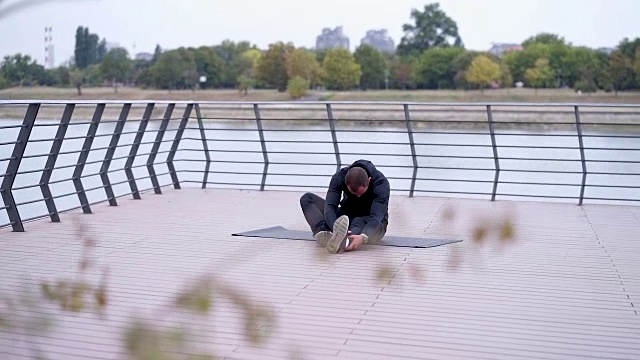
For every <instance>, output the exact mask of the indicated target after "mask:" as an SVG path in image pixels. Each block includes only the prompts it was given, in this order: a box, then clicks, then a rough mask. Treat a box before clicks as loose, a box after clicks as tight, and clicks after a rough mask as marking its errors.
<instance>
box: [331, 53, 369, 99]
mask: <svg viewBox="0 0 640 360" xmlns="http://www.w3.org/2000/svg"><path fill="white" fill-rule="evenodd" d="M322 69H323V71H324V74H325V81H324V83H325V85H326V87H327V88H328V89H330V90H348V89H352V88H354V87H356V86H358V84H359V83H360V77H361V76H362V69H361V68H360V64H358V63H357V62H356V59H355V58H354V57H353V54H351V53H350V52H349V50H347V49H343V48H335V49H331V50H329V51H327V56H326V57H325V58H324V61H323V62H322Z"/></svg>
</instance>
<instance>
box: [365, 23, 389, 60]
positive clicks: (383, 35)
mask: <svg viewBox="0 0 640 360" xmlns="http://www.w3.org/2000/svg"><path fill="white" fill-rule="evenodd" d="M360 44H361V45H369V46H371V47H373V48H375V49H377V50H379V51H382V52H386V53H390V54H393V53H394V52H395V51H396V44H395V41H393V39H392V38H391V36H389V33H388V31H387V29H380V30H369V31H367V35H366V36H365V37H364V38H362V40H361V41H360Z"/></svg>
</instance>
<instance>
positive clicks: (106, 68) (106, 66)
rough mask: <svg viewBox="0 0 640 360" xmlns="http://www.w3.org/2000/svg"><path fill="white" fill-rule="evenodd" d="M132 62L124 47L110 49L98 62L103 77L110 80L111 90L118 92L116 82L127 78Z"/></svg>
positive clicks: (125, 80) (121, 81)
mask: <svg viewBox="0 0 640 360" xmlns="http://www.w3.org/2000/svg"><path fill="white" fill-rule="evenodd" d="M132 69H133V62H132V61H131V59H129V52H128V51H127V49H125V48H114V49H111V50H110V51H109V52H108V53H107V54H106V55H105V57H104V59H103V60H102V62H101V63H100V71H101V73H102V76H104V78H105V79H108V80H111V82H112V84H113V91H114V92H116V93H117V92H118V83H124V82H127V81H128V80H129V76H130V74H131V70H132Z"/></svg>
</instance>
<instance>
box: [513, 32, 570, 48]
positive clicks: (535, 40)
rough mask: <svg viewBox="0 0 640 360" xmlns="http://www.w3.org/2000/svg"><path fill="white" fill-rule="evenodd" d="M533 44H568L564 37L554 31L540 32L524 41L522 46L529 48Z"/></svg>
mask: <svg viewBox="0 0 640 360" xmlns="http://www.w3.org/2000/svg"><path fill="white" fill-rule="evenodd" d="M533 44H544V45H562V46H565V45H568V44H567V43H566V41H565V40H564V38H563V37H561V36H559V35H557V34H552V33H539V34H536V35H534V36H532V37H530V38H528V39H526V40H525V41H523V42H522V47H524V48H527V47H529V46H531V45H533Z"/></svg>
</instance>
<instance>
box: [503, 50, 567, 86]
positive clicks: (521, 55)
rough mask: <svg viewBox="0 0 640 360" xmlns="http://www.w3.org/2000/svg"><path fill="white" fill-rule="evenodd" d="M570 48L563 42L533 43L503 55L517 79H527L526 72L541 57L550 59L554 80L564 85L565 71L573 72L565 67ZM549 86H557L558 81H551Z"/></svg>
mask: <svg viewBox="0 0 640 360" xmlns="http://www.w3.org/2000/svg"><path fill="white" fill-rule="evenodd" d="M569 51H570V48H569V47H568V46H567V45H562V44H557V43H554V44H544V43H532V44H530V45H528V46H527V47H526V48H524V49H523V50H521V51H510V52H508V53H506V54H505V55H504V57H503V59H504V62H505V63H506V64H507V65H508V66H509V70H510V71H511V75H512V77H513V79H514V80H516V81H525V78H524V74H525V72H526V71H527V70H528V69H530V68H532V67H534V66H535V62H536V61H537V60H538V59H540V58H545V59H547V60H548V61H549V66H550V68H551V70H552V72H553V78H554V80H557V81H558V82H559V84H557V85H562V83H563V82H564V81H563V79H564V77H565V73H571V71H569V70H567V69H566V68H565V67H564V61H563V59H564V58H565V57H566V56H567V54H568V53H569ZM547 86H550V87H551V86H553V87H555V86H556V81H553V82H550V83H549V84H548V85H547Z"/></svg>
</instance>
